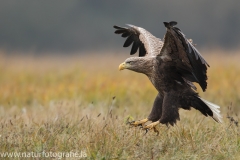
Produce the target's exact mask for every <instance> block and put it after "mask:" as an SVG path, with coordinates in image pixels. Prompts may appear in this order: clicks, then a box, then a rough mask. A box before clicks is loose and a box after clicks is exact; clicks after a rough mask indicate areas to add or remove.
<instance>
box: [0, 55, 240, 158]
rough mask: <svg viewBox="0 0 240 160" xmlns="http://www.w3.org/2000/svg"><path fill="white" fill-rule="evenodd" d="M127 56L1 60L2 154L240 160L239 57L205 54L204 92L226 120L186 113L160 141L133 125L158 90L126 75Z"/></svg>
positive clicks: (134, 75)
mask: <svg viewBox="0 0 240 160" xmlns="http://www.w3.org/2000/svg"><path fill="white" fill-rule="evenodd" d="M123 55H125V56H119V55H118V54H117V53H113V54H111V55H105V54H102V53H99V55H92V56H91V57H92V58H91V59H90V58H89V56H75V57H68V58H66V57H59V58H56V57H44V58H42V57H28V58H26V57H16V56H15V57H6V56H1V63H0V74H1V77H0V128H1V129H0V130H1V132H0V135H1V136H0V143H1V146H0V151H1V152H42V151H43V150H44V151H52V152H62V151H64V152H69V151H80V150H84V149H85V150H86V152H87V156H88V157H87V158H88V159H238V158H240V154H239V151H240V138H239V131H240V129H239V127H238V126H237V125H236V123H234V122H235V121H238V114H239V112H240V109H239V106H240V87H239V82H240V64H239V62H238V60H239V59H240V55H239V54H237V53H230V54H227V55H226V54H225V55H224V54H223V51H217V52H216V51H215V52H213V53H211V54H210V55H204V57H205V58H206V59H207V61H208V62H209V64H210V65H211V67H210V68H209V72H208V75H209V80H208V84H209V85H208V89H207V92H205V93H202V92H200V95H201V96H202V97H203V98H205V99H207V100H209V101H212V102H214V103H216V104H218V105H220V106H221V112H222V115H223V117H224V123H223V124H217V123H215V122H214V121H213V120H212V119H211V118H206V117H204V116H203V115H201V114H200V113H199V112H197V111H195V110H191V111H190V112H189V111H182V110H181V111H180V112H181V113H180V117H181V121H180V122H178V123H177V126H175V127H170V128H167V127H166V126H159V130H160V134H159V136H156V135H155V133H153V132H149V133H148V134H147V135H144V132H143V131H142V130H141V129H138V128H130V127H129V126H128V125H126V120H127V118H129V117H130V119H133V118H134V119H141V118H145V117H146V116H147V115H148V114H149V111H150V109H151V105H152V103H153V100H154V98H155V95H156V94H157V92H156V91H155V89H154V88H153V86H152V85H151V83H150V82H149V81H148V79H147V78H146V77H145V76H143V75H140V74H137V73H133V72H130V71H122V72H119V71H118V64H119V63H120V62H122V61H124V60H125V58H126V57H128V55H126V54H123ZM199 91H200V89H199ZM113 97H115V98H113ZM228 106H230V107H231V109H229V108H228ZM227 116H228V117H229V118H227ZM230 117H231V118H233V119H234V121H233V120H232V121H231V118H230Z"/></svg>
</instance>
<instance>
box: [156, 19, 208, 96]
mask: <svg viewBox="0 0 240 160" xmlns="http://www.w3.org/2000/svg"><path fill="white" fill-rule="evenodd" d="M176 24H177V22H169V23H168V22H164V25H165V27H166V28H167V33H166V35H165V37H164V45H163V47H162V50H161V52H160V54H159V56H158V57H160V58H161V59H162V60H163V61H174V62H175V64H176V68H177V70H178V71H179V72H180V73H181V74H182V76H183V78H185V79H187V80H189V81H191V82H197V83H199V85H200V86H201V88H202V90H203V91H205V90H206V88H207V67H209V65H208V63H207V62H206V61H205V60H204V58H203V57H202V55H201V54H200V53H199V52H198V50H197V49H196V48H195V47H194V46H193V44H192V43H191V42H190V41H189V40H188V39H187V38H186V37H185V35H184V34H183V33H182V31H181V30H180V29H179V28H177V27H174V26H175V25H176Z"/></svg>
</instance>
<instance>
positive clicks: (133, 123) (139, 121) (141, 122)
mask: <svg viewBox="0 0 240 160" xmlns="http://www.w3.org/2000/svg"><path fill="white" fill-rule="evenodd" d="M147 121H148V118H144V119H142V120H138V121H132V122H129V124H130V125H131V126H134V127H137V126H143V125H144V124H145V123H146V122H147Z"/></svg>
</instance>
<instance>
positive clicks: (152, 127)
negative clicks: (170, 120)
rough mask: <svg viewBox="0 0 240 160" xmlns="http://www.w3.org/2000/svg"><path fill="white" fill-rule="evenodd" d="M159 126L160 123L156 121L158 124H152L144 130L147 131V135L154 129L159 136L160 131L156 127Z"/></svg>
mask: <svg viewBox="0 0 240 160" xmlns="http://www.w3.org/2000/svg"><path fill="white" fill-rule="evenodd" d="M158 124H159V121H156V122H153V123H150V124H148V125H146V126H144V127H143V129H144V130H146V133H147V132H148V131H149V130H151V129H153V130H154V132H157V135H158V134H159V131H158V130H157V128H156V126H157V125H158ZM146 133H145V134H146Z"/></svg>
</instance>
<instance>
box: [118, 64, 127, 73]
mask: <svg viewBox="0 0 240 160" xmlns="http://www.w3.org/2000/svg"><path fill="white" fill-rule="evenodd" d="M125 67H126V63H125V62H123V63H121V64H120V65H119V67H118V69H119V71H121V70H123V69H125Z"/></svg>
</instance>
